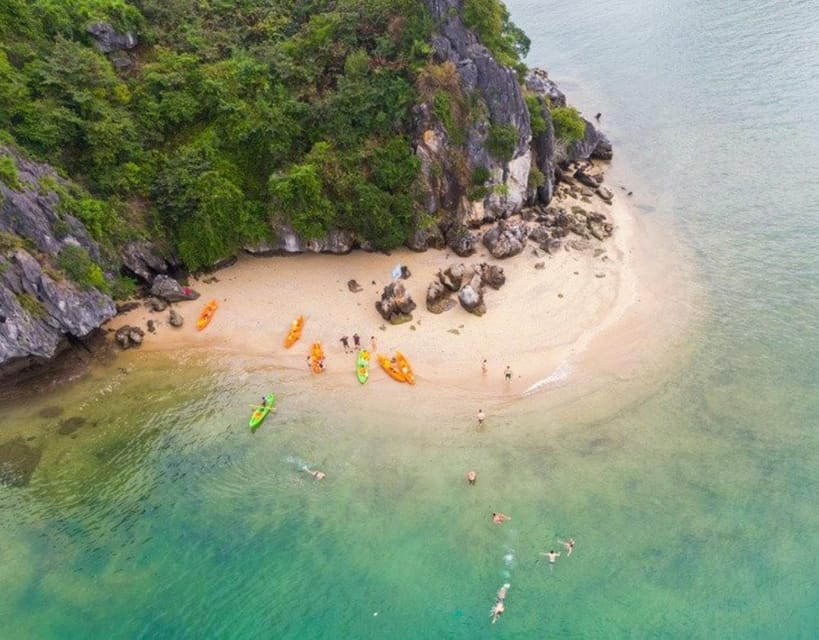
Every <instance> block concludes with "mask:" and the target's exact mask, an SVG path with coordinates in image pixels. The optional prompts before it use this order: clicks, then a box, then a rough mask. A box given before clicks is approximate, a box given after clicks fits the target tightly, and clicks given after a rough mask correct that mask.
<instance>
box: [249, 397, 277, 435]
mask: <svg viewBox="0 0 819 640" xmlns="http://www.w3.org/2000/svg"><path fill="white" fill-rule="evenodd" d="M275 408H276V396H274V395H273V394H272V393H268V394H267V395H266V396H265V397H264V404H263V405H260V406H258V407H256V409H254V411H253V415H251V416H250V422H248V423H247V426H248V427H250V430H251V431H256V429H258V428H259V425H260V424H262V420H264V419H265V418H266V417H267V414H268V413H270V412H271V411H272V410H274V409H275Z"/></svg>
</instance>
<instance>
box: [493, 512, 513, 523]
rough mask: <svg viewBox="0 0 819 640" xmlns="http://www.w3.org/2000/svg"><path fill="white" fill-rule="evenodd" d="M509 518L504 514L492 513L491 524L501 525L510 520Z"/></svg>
mask: <svg viewBox="0 0 819 640" xmlns="http://www.w3.org/2000/svg"><path fill="white" fill-rule="evenodd" d="M511 519H512V518H511V517H510V516H507V515H506V514H505V513H493V514H492V522H494V523H495V524H503V523H504V522H506V521H507V520H511Z"/></svg>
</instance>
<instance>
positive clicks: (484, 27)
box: [464, 0, 532, 72]
mask: <svg viewBox="0 0 819 640" xmlns="http://www.w3.org/2000/svg"><path fill="white" fill-rule="evenodd" d="M464 24H466V26H468V27H469V28H471V29H474V30H475V31H476V32H477V34H478V37H479V38H480V40H481V42H482V43H483V44H484V45H485V46H486V48H487V49H489V50H490V51H491V52H492V54H493V55H494V56H495V57H496V58H497V59H498V62H500V63H501V64H504V65H506V66H508V67H513V68H515V69H517V70H518V71H519V72H520V71H522V70H523V69H524V68H525V66H524V65H523V62H522V60H523V58H525V57H526V55H527V54H528V53H529V46H530V45H531V44H532V43H531V41H530V40H529V38H528V37H526V34H525V33H524V32H523V31H522V30H521V29H520V28H518V27H517V26H516V25H515V24H514V23H513V22H512V21H511V20H509V11H508V10H507V9H506V5H504V4H503V2H501V1H500V0H464Z"/></svg>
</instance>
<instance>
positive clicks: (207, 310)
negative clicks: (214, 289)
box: [196, 300, 219, 331]
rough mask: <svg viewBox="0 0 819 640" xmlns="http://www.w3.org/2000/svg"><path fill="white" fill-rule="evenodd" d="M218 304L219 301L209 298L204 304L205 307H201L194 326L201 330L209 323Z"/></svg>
mask: <svg viewBox="0 0 819 640" xmlns="http://www.w3.org/2000/svg"><path fill="white" fill-rule="evenodd" d="M218 306H219V303H218V302H216V300H211V301H210V302H208V303H207V304H206V305H205V307H204V308H203V309H202V312H201V313H200V314H199V319H198V320H197V321H196V328H197V329H198V330H199V331H201V330H202V329H204V328H205V327H207V326H208V325H209V324H210V321H211V319H212V318H213V314H214V313H216V308H217V307H218Z"/></svg>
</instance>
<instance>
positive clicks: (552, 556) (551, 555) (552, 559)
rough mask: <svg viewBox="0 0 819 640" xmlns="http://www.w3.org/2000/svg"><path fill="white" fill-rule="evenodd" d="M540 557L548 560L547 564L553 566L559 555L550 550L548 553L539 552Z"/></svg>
mask: <svg viewBox="0 0 819 640" xmlns="http://www.w3.org/2000/svg"><path fill="white" fill-rule="evenodd" d="M540 555H542V556H546V557H547V558H549V564H554V563H555V561H556V560H557V559H558V558H559V557H560V553H559V552H558V551H555V550H554V549H551V550H550V551H549V553H545V552H543V551H541V552H540Z"/></svg>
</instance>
